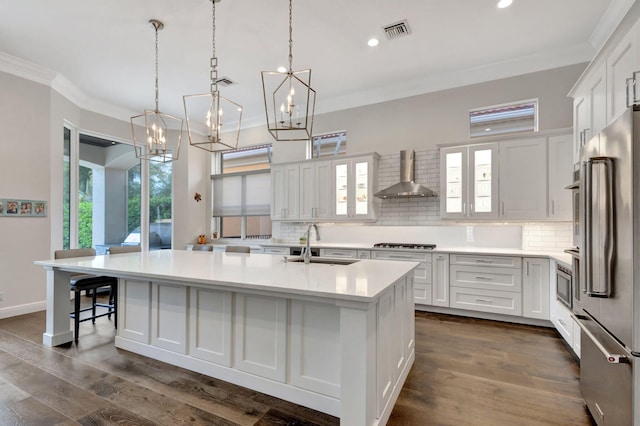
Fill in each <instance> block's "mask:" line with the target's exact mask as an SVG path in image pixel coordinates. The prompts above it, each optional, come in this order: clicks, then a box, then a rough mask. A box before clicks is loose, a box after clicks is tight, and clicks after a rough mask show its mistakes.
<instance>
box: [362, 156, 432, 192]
mask: <svg viewBox="0 0 640 426" xmlns="http://www.w3.org/2000/svg"><path fill="white" fill-rule="evenodd" d="M414 158H415V153H414V152H413V150H411V151H400V182H398V183H396V184H395V185H391V186H390V187H388V188H386V189H383V190H382V191H379V192H377V193H375V194H373V195H374V196H375V197H378V198H420V197H435V196H436V194H435V193H434V192H433V191H432V190H430V189H429V188H426V187H424V186H422V185H420V184H419V183H415V182H414V179H415V160H414Z"/></svg>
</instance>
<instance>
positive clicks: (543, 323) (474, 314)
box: [415, 305, 555, 328]
mask: <svg viewBox="0 0 640 426" xmlns="http://www.w3.org/2000/svg"><path fill="white" fill-rule="evenodd" d="M415 309H416V311H422V312H434V313H438V314H448V315H457V316H461V317H469V318H479V319H486V320H492V321H502V322H511V323H514V324H524V325H534V326H537V327H547V328H555V327H554V325H553V324H552V323H551V321H549V320H541V319H536V318H526V317H517V316H511V315H504V314H493V313H490V312H480V311H467V310H464V309H455V308H445V307H443V306H431V305H416V306H415Z"/></svg>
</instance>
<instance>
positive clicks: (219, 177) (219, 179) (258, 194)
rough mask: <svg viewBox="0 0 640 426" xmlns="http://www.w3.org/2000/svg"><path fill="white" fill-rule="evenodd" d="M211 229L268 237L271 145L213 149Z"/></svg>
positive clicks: (232, 235)
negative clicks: (213, 173) (214, 167)
mask: <svg viewBox="0 0 640 426" xmlns="http://www.w3.org/2000/svg"><path fill="white" fill-rule="evenodd" d="M216 159H217V161H218V162H219V167H218V168H217V169H218V170H220V171H221V173H219V174H215V175H213V176H212V180H213V217H214V218H216V220H215V221H214V222H215V223H214V226H213V228H214V231H215V230H218V231H217V232H218V233H219V235H220V237H222V238H241V239H252V238H260V239H266V238H271V218H270V203H271V175H270V173H269V170H270V163H271V145H270V144H269V145H259V146H254V147H248V148H240V149H235V150H229V151H223V152H221V153H216Z"/></svg>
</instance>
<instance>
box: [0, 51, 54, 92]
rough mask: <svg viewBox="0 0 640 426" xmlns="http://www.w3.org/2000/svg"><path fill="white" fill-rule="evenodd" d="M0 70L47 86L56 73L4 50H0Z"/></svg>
mask: <svg viewBox="0 0 640 426" xmlns="http://www.w3.org/2000/svg"><path fill="white" fill-rule="evenodd" d="M0 71H2V72H5V73H7V74H12V75H15V76H17V77H21V78H24V79H26V80H31V81H35V82H36V83H40V84H44V85H47V86H50V85H51V82H52V81H53V79H54V78H55V77H56V73H55V72H54V71H52V70H50V69H48V68H45V67H43V66H40V65H36V64H34V63H32V62H29V61H25V60H24V59H20V58H18V57H16V56H11V55H9V54H8V53H4V52H0Z"/></svg>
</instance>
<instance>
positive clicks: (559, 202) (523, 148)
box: [440, 134, 573, 221]
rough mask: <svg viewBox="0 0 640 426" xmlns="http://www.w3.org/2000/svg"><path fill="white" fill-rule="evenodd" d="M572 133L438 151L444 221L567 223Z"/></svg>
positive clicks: (569, 198)
mask: <svg viewBox="0 0 640 426" xmlns="http://www.w3.org/2000/svg"><path fill="white" fill-rule="evenodd" d="M571 150H572V137H571V134H565V135H554V136H549V137H536V138H531V137H530V138H520V139H514V140H507V141H500V142H495V143H490V144H479V145H465V146H456V147H447V148H442V149H441V151H440V173H441V181H440V182H441V183H440V185H441V187H440V193H441V194H442V200H441V202H440V210H441V217H442V218H443V219H459V220H475V219H501V220H562V221H565V220H567V221H568V220H571V192H570V191H568V190H566V189H564V188H565V187H566V186H567V185H569V184H570V183H571V181H572V172H573V161H572V153H571Z"/></svg>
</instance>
